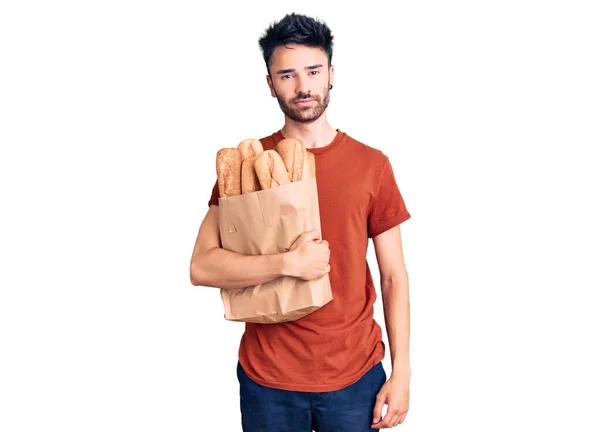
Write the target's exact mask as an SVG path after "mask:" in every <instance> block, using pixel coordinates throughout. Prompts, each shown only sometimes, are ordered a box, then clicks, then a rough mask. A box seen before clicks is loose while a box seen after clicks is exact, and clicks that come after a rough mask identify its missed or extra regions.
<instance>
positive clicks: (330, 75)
mask: <svg viewBox="0 0 600 432" xmlns="http://www.w3.org/2000/svg"><path fill="white" fill-rule="evenodd" d="M329 84H330V85H333V65H331V66H329Z"/></svg>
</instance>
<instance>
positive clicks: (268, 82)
mask: <svg viewBox="0 0 600 432" xmlns="http://www.w3.org/2000/svg"><path fill="white" fill-rule="evenodd" d="M267 84H268V85H269V90H271V96H273V97H277V94H275V90H274V89H273V80H271V77H270V76H269V75H267Z"/></svg>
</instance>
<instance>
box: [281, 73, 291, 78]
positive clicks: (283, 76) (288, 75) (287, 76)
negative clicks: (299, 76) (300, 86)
mask: <svg viewBox="0 0 600 432" xmlns="http://www.w3.org/2000/svg"><path fill="white" fill-rule="evenodd" d="M291 77H292V75H290V74H287V75H282V76H281V79H288V78H291Z"/></svg>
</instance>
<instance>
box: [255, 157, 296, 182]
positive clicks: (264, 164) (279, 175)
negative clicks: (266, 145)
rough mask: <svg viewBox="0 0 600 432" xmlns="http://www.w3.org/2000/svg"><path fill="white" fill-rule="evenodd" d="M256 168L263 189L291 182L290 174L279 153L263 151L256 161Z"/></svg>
mask: <svg viewBox="0 0 600 432" xmlns="http://www.w3.org/2000/svg"><path fill="white" fill-rule="evenodd" d="M254 170H255V171H256V175H257V176H258V181H259V183H260V187H261V188H262V189H269V188H272V187H276V186H279V185H282V184H286V183H289V182H290V175H289V173H288V172H287V170H286V169H285V165H284V163H283V160H282V159H281V156H279V153H277V152H276V151H275V150H265V151H263V152H262V153H261V154H260V155H258V157H257V158H256V160H255V161H254Z"/></svg>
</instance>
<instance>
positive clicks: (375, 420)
mask: <svg viewBox="0 0 600 432" xmlns="http://www.w3.org/2000/svg"><path fill="white" fill-rule="evenodd" d="M382 408H383V404H382V403H381V402H379V401H377V403H375V408H374V409H373V424H375V423H379V420H381V409H382Z"/></svg>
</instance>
